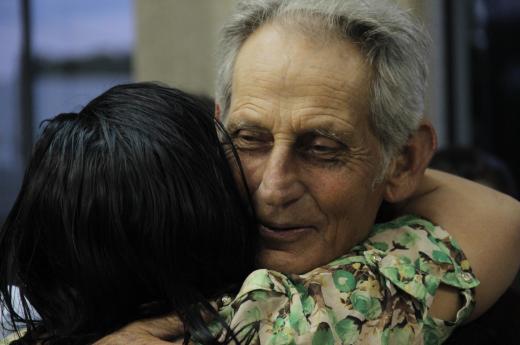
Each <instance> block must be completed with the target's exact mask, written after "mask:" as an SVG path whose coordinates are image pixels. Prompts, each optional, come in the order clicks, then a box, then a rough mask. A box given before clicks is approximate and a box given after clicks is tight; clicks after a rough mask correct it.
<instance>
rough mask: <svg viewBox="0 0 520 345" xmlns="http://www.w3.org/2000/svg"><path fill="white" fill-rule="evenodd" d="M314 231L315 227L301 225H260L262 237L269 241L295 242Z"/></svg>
mask: <svg viewBox="0 0 520 345" xmlns="http://www.w3.org/2000/svg"><path fill="white" fill-rule="evenodd" d="M313 230H314V227H313V226H310V225H300V224H265V223H264V224H260V225H259V231H260V236H261V237H262V238H263V239H264V240H267V241H274V242H294V241H296V240H298V239H300V238H301V237H302V236H305V235H306V234H307V233H309V232H311V231H313Z"/></svg>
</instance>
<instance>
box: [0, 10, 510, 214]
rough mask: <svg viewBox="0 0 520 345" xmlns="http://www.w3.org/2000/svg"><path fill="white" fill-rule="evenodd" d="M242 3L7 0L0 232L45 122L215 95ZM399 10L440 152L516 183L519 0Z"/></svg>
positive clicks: (2, 37) (0, 32)
mask: <svg viewBox="0 0 520 345" xmlns="http://www.w3.org/2000/svg"><path fill="white" fill-rule="evenodd" d="M235 2H236V1H235V0H218V1H216V0H154V1H147V0H111V1H104V0H90V1H70V0H1V1H0V224H1V223H2V221H3V219H4V218H5V216H6V214H7V212H8V211H9V209H10V207H11V205H12V203H13V201H14V198H15V196H16V194H17V192H18V188H19V185H20V182H21V178H22V174H23V168H24V165H25V162H26V161H27V159H28V156H29V154H30V150H31V147H32V145H33V142H34V138H35V136H36V135H37V133H38V130H39V127H40V123H41V121H42V120H44V119H46V118H49V117H52V116H54V115H56V114H58V113H61V112H70V111H79V110H80V109H81V107H82V106H84V105H85V104H86V103H87V102H88V100H90V99H92V98H93V97H95V96H97V95H98V94H100V93H101V92H102V91H104V90H106V89H107V88H109V87H110V86H112V85H114V84H119V83H123V82H128V81H140V80H154V81H162V82H166V83H168V84H171V85H172V86H176V87H179V88H182V89H185V90H187V91H191V92H194V93H197V94H201V95H208V96H212V95H213V82H214V70H215V68H214V64H215V63H214V51H215V47H216V43H217V34H218V30H219V27H220V26H221V25H222V23H223V21H224V20H225V18H226V16H227V15H228V14H229V12H230V10H231V8H232V6H233V5H234V3H235ZM399 2H400V3H401V4H402V5H403V6H404V7H406V8H407V9H409V10H410V11H412V12H413V13H414V14H416V15H417V16H418V17H420V18H421V20H422V21H423V22H424V23H425V25H426V27H427V28H428V30H429V31H430V33H431V35H432V37H433V42H434V45H433V51H432V54H431V59H430V65H431V69H432V74H431V80H430V87H429V91H428V100H427V111H426V114H427V115H428V116H429V117H430V118H431V119H432V121H433V122H434V124H435V126H436V128H437V130H438V133H439V141H440V145H441V148H444V149H449V150H451V149H452V148H455V147H463V148H471V150H474V149H475V148H476V149H478V152H486V154H487V155H490V156H491V157H492V158H491V159H492V160H494V161H496V162H499V165H501V166H502V167H504V169H506V170H508V171H509V175H510V179H511V180H512V181H513V183H514V180H516V181H518V180H519V179H520V159H518V158H517V156H518V154H517V152H516V151H517V149H518V148H520V145H518V144H517V142H516V138H517V133H520V116H519V115H520V114H519V109H520V45H519V44H516V43H514V42H518V37H520V1H518V0H457V1H452V0H401V1H399ZM466 156H467V155H466ZM466 156H464V157H466ZM449 157H450V158H449V159H452V160H453V159H455V160H456V161H461V160H463V159H465V158H461V156H457V155H455V156H449ZM478 164H480V163H478ZM511 193H513V192H511Z"/></svg>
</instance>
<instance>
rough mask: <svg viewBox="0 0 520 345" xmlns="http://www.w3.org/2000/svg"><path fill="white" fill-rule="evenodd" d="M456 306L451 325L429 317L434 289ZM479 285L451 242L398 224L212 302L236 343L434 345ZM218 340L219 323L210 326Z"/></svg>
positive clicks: (259, 275)
mask: <svg viewBox="0 0 520 345" xmlns="http://www.w3.org/2000/svg"><path fill="white" fill-rule="evenodd" d="M441 283H443V284H446V285H449V286H452V287H454V288H456V289H458V291H460V295H461V296H462V300H463V304H462V307H461V308H460V310H459V311H458V314H457V317H456V320H454V321H443V320H439V319H435V318H434V317H432V316H431V315H430V314H429V309H430V306H431V304H432V302H433V297H434V295H435V292H436V290H437V288H438V287H439V284H441ZM478 284H479V282H478V280H477V279H476V278H475V276H474V275H473V273H472V271H471V267H470V264H469V262H468V261H467V260H466V258H465V256H464V254H463V253H462V250H461V249H460V247H459V246H458V244H457V243H456V242H455V240H454V239H453V238H451V237H450V235H449V234H448V233H447V232H446V231H444V230H443V229H441V228H440V227H439V226H435V225H433V224H432V223H430V222H429V221H427V220H424V219H421V218H418V217H415V216H404V217H401V218H398V219H396V220H394V221H392V222H389V223H384V224H379V225H376V226H375V227H374V228H373V231H372V232H371V234H370V236H369V238H368V239H367V240H366V241H365V242H364V243H362V244H360V245H358V246H356V247H354V248H353V249H352V250H351V251H350V253H348V254H346V255H344V256H342V257H340V258H338V259H336V260H335V261H333V262H331V263H329V264H328V265H326V266H324V267H319V268H317V269H314V270H312V271H310V272H308V273H306V274H303V275H284V274H281V273H278V272H275V271H270V270H265V269H261V270H256V271H254V272H253V273H251V274H250V275H249V276H248V278H247V279H246V281H245V282H244V284H243V285H242V288H241V290H240V291H239V293H238V295H237V296H236V297H235V298H232V297H229V296H225V297H222V298H220V299H219V300H218V301H217V305H218V306H219V313H220V315H221V316H222V317H223V319H224V320H225V321H226V322H227V323H228V324H229V325H230V326H231V329H233V330H234V332H235V334H236V335H237V336H238V339H240V340H250V341H251V343H253V344H258V343H261V344H266V345H278V344H280V345H281V344H312V345H318V344H319V345H328V344H370V345H375V344H385V345H386V344H387V345H392V344H425V345H434V344H441V343H442V342H443V341H444V340H446V338H448V336H449V335H450V334H451V332H452V331H453V329H454V328H455V327H456V326H457V325H459V324H460V323H462V322H463V321H464V320H465V319H466V318H467V317H468V316H469V315H470V314H471V311H472V310H473V307H474V304H475V302H474V298H473V290H472V289H473V288H474V287H476V286H477V285H478ZM210 329H211V330H212V332H214V334H216V335H217V336H220V337H221V338H222V339H223V338H224V337H225V335H226V332H225V331H224V330H222V327H221V326H220V323H218V322H216V321H215V322H214V323H212V324H211V325H210Z"/></svg>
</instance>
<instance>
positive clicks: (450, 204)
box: [398, 169, 520, 319]
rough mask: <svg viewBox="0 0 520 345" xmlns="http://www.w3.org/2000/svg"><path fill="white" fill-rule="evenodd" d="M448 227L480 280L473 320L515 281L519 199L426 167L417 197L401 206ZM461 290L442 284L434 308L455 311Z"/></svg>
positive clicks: (518, 255)
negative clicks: (453, 290) (455, 290)
mask: <svg viewBox="0 0 520 345" xmlns="http://www.w3.org/2000/svg"><path fill="white" fill-rule="evenodd" d="M398 211H399V213H402V214H405V213H413V214H417V215H419V216H422V217H424V218H427V219H430V220H431V221H433V222H434V223H437V224H439V225H441V226H442V227H443V228H444V229H446V230H447V231H448V232H449V233H450V234H451V235H452V236H453V237H454V238H455V239H456V240H457V242H458V243H459V244H460V246H461V247H462V250H463V251H464V253H465V254H466V256H467V257H468V259H469V262H470V263H471V265H472V268H473V271H474V272H475V274H476V276H477V278H478V279H479V280H480V282H481V284H480V286H479V287H477V288H476V301H477V305H476V308H475V311H474V312H473V314H472V317H471V318H472V319H473V318H476V317H478V316H479V315H481V314H482V313H483V312H485V311H486V310H487V309H488V308H489V307H490V306H491V305H493V303H495V301H496V300H497V299H498V298H499V297H500V295H501V294H502V293H503V292H504V291H505V290H506V289H507V287H508V286H509V285H510V284H511V282H512V281H513V278H514V277H515V275H516V273H517V272H518V269H519V266H520V203H519V202H518V201H516V200H514V199H513V198H511V197H509V196H507V195H504V194H502V193H499V192H497V191H495V190H493V189H490V188H488V187H485V186H482V185H480V184H477V183H474V182H471V181H468V180H465V179H462V178H459V177H456V176H454V175H450V174H446V173H443V172H440V171H435V170H431V169H428V170H427V171H426V173H425V175H424V178H423V179H422V181H421V183H420V185H419V188H418V189H417V191H416V193H415V194H414V196H413V197H412V198H410V199H408V200H407V201H406V202H404V203H401V204H400V205H398ZM457 298H458V297H457V295H456V294H455V293H454V292H452V291H450V289H448V288H446V287H444V288H443V289H442V290H441V291H440V292H439V293H438V294H437V295H436V298H435V302H434V305H433V307H432V313H433V314H434V315H436V316H441V317H444V318H446V317H447V316H450V315H452V316H453V313H454V310H456V309H458V308H456V306H457V304H456V303H453V302H454V301H457Z"/></svg>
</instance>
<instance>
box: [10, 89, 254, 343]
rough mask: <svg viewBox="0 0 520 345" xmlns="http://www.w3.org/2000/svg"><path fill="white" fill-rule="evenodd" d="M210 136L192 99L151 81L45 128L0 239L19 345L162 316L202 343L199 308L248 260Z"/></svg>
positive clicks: (243, 270)
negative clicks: (22, 331)
mask: <svg viewBox="0 0 520 345" xmlns="http://www.w3.org/2000/svg"><path fill="white" fill-rule="evenodd" d="M218 131H223V130H222V128H221V126H219V125H218V124H217V125H216V122H215V121H214V119H213V116H212V114H211V110H210V109H208V107H207V106H205V105H204V103H203V102H199V101H198V100H197V99H196V98H194V97H192V96H190V95H188V94H186V93H183V92H181V91H179V90H175V89H171V88H167V87H164V86H160V85H156V84H151V83H136V84H128V85H120V86H116V87H113V88H111V89H110V90H108V91H107V92H105V93H103V94H102V95H101V96H99V97H97V98H95V99H94V100H93V101H91V102H90V103H89V104H88V105H87V106H86V107H85V108H84V109H83V110H82V111H81V112H80V113H79V114H75V113H67V114H60V115H58V116H56V117H55V118H53V119H51V120H48V121H46V124H45V128H44V130H43V133H42V135H41V137H40V138H39V140H38V142H37V143H36V145H35V148H34V151H33V155H32V158H31V161H30V163H29V166H28V168H27V171H26V174H25V177H24V181H23V185H22V188H21V191H20V193H19V195H18V198H17V200H16V202H15V204H14V207H13V209H12V210H11V212H10V214H9V215H8V218H7V220H6V222H5V224H4V226H3V227H2V230H1V233H0V260H1V261H0V293H1V297H2V304H3V305H4V307H5V308H6V309H7V310H8V311H9V312H10V313H11V315H12V318H13V320H12V322H15V323H20V322H21V323H22V325H23V326H24V327H27V333H26V335H25V336H24V337H23V338H22V340H21V341H20V343H29V344H33V343H36V342H39V341H40V342H42V341H43V343H48V344H84V343H89V342H92V341H95V340H96V339H98V338H100V337H101V336H103V335H105V334H107V333H109V332H111V331H113V330H115V329H117V328H119V327H121V326H122V325H125V324H127V323H128V322H130V321H133V320H136V319H141V318H144V317H150V316H159V315H163V314H165V313H168V312H171V311H176V312H177V313H179V315H180V316H181V317H182V318H183V321H184V322H185V325H186V326H187V328H188V331H190V330H191V331H193V330H196V331H200V332H201V333H202V339H206V341H208V342H211V339H212V338H211V335H210V334H209V333H207V329H205V328H204V326H203V325H204V323H203V322H202V315H201V313H205V312H208V311H209V312H213V313H214V311H212V310H211V309H210V308H211V307H210V306H209V304H208V303H207V302H206V301H207V299H208V298H212V297H214V296H216V295H218V294H220V293H222V292H225V291H229V290H230V289H233V283H240V282H241V281H242V280H243V279H244V278H245V276H246V275H247V274H248V273H249V272H250V271H251V270H252V268H253V264H254V255H255V252H256V230H255V229H256V227H255V220H254V216H253V214H252V213H253V212H252V208H251V206H250V203H248V199H247V198H248V196H247V195H242V196H241V193H240V192H239V188H237V186H236V184H235V180H234V175H233V170H232V169H231V168H230V166H229V165H228V164H229V163H228V159H227V158H229V157H228V156H229V154H230V152H234V151H233V150H227V149H226V147H225V146H223V145H221V143H220V142H219V132H218ZM220 134H222V132H221V133H220ZM224 135H225V134H224ZM229 145H230V144H229ZM235 163H236V164H238V167H239V162H238V158H236V155H235V161H233V160H232V162H231V164H235ZM237 171H239V172H241V170H237ZM239 174H240V173H239ZM242 177H243V175H242ZM246 190H247V188H246ZM245 194H247V193H245ZM13 284H14V285H16V286H18V287H19V290H20V294H21V299H22V302H23V304H24V309H25V312H22V313H16V311H15V308H14V307H15V306H14V305H13V301H12V300H13V295H12V289H11V286H12V285H13ZM27 302H29V303H30V304H31V305H32V306H33V307H34V308H35V310H36V311H37V312H38V314H39V316H40V318H39V319H35V318H34V317H32V316H31V312H30V307H29V304H28V303H27ZM201 329H202V330H201Z"/></svg>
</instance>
